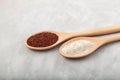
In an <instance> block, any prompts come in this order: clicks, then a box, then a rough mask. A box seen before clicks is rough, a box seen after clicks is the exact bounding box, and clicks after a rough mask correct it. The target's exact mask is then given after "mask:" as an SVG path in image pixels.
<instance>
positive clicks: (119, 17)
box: [0, 0, 120, 80]
mask: <svg viewBox="0 0 120 80" xmlns="http://www.w3.org/2000/svg"><path fill="white" fill-rule="evenodd" d="M114 24H120V0H0V80H120V42H115V43H112V44H108V45H106V46H103V47H101V48H100V49H98V50H97V51H96V52H94V53H93V54H92V55H90V56H88V57H86V58H83V59H77V60H71V59H66V58H64V57H62V56H61V55H60V54H59V52H58V49H59V47H60V45H59V46H57V47H56V48H54V49H51V50H49V51H32V50H30V49H28V48H27V47H26V46H25V45H24V40H25V39H26V37H28V36H29V35H31V34H33V33H35V32H38V31H42V30H58V31H66V32H78V31H82V30H88V29H93V28H99V27H103V26H109V25H114Z"/></svg>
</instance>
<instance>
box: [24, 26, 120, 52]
mask: <svg viewBox="0 0 120 80" xmlns="http://www.w3.org/2000/svg"><path fill="white" fill-rule="evenodd" d="M42 32H51V33H55V34H56V35H57V36H58V38H59V39H58V41H57V42H56V43H55V44H53V45H51V46H47V47H32V46H30V45H28V44H27V40H28V39H29V38H30V37H31V36H33V35H36V34H38V33H41V32H38V33H35V34H33V35H31V36H30V37H28V38H27V39H26V40H25V44H26V46H27V47H28V48H30V49H33V50H47V49H50V48H53V47H55V46H56V45H58V44H59V43H61V42H63V41H65V40H68V39H70V38H73V37H78V36H80V37H83V36H96V35H103V34H109V33H115V32H120V25H116V26H108V27H102V28H97V29H93V30H87V31H82V32H77V33H67V32H57V31H42Z"/></svg>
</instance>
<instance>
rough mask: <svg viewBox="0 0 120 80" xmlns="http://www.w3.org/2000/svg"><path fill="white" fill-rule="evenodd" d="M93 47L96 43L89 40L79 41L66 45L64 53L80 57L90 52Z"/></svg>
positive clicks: (63, 49)
mask: <svg viewBox="0 0 120 80" xmlns="http://www.w3.org/2000/svg"><path fill="white" fill-rule="evenodd" d="M93 45H94V43H93V42H91V41H88V40H77V41H73V42H71V43H70V44H67V45H65V46H64V47H63V48H62V52H63V53H64V54H66V55H78V54H81V53H85V52H87V51H89V50H90V49H91V48H92V46H93Z"/></svg>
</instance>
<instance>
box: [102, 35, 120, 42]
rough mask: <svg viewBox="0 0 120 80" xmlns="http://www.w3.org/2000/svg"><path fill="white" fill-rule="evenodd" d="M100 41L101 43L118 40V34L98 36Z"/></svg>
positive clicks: (119, 37)
mask: <svg viewBox="0 0 120 80" xmlns="http://www.w3.org/2000/svg"><path fill="white" fill-rule="evenodd" d="M100 41H102V42H103V44H106V43H110V42H115V41H120V34H118V35H112V36H110V37H105V38H100Z"/></svg>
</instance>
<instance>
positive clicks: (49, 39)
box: [27, 32, 58, 47]
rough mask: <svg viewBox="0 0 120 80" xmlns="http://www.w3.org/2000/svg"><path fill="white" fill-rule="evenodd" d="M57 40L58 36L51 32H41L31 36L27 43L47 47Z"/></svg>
mask: <svg viewBox="0 0 120 80" xmlns="http://www.w3.org/2000/svg"><path fill="white" fill-rule="evenodd" d="M57 40H58V36H57V35H56V34H55V33H51V32H42V33H39V34H36V35H33V36H31V37H30V38H29V39H28V40H27V44H28V45H29V46H32V47H47V46H50V45H53V44H54V43H56V42H57Z"/></svg>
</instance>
